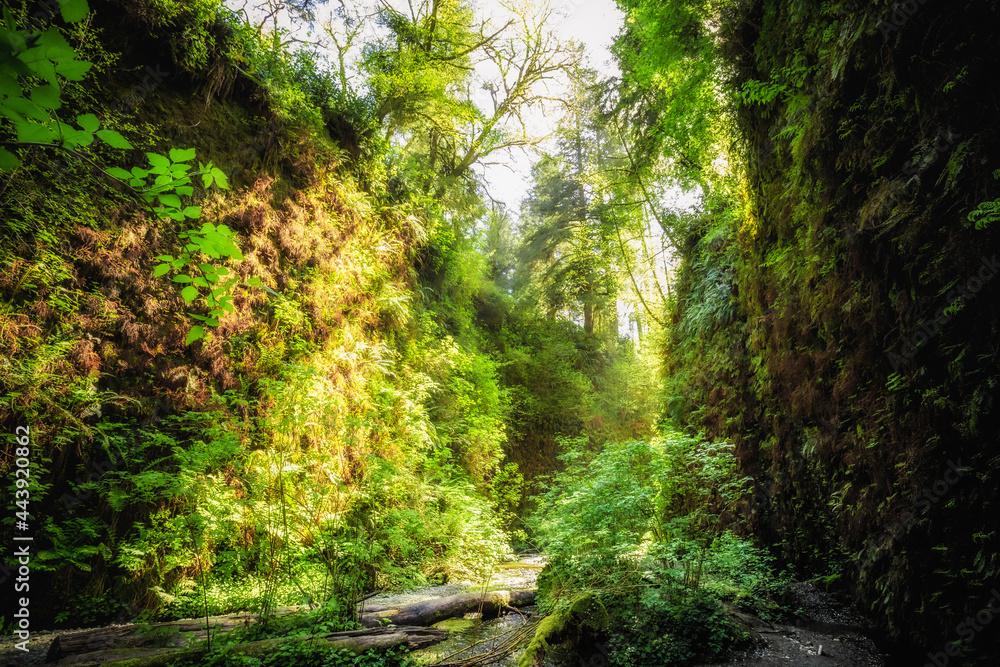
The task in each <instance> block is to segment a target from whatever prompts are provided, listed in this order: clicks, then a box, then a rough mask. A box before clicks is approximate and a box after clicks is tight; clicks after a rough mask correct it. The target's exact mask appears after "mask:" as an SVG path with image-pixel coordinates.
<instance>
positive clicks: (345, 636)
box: [53, 626, 448, 667]
mask: <svg viewBox="0 0 1000 667" xmlns="http://www.w3.org/2000/svg"><path fill="white" fill-rule="evenodd" d="M447 638H448V631H447V630H437V629H434V628H424V627H412V626H411V627H405V626H404V627H400V626H393V627H388V628H369V629H365V630H349V631H347V632H334V633H330V634H325V635H315V636H312V637H279V638H276V639H264V640H261V641H256V642H248V643H246V644H236V645H234V646H231V647H229V648H228V649H227V651H228V652H230V653H233V654H243V655H247V656H255V655H266V654H268V653H273V652H274V651H276V650H277V649H278V648H279V647H281V646H283V645H286V644H289V643H306V642H308V643H309V644H310V645H311V646H313V647H315V648H316V649H319V650H332V649H341V650H347V651H351V652H352V653H364V652H365V651H372V650H376V651H385V650H388V649H391V648H395V647H397V646H404V647H406V648H407V649H409V650H411V651H413V650H416V649H419V648H426V647H428V646H432V645H434V644H436V643H438V642H440V641H444V640H445V639H447ZM207 653H208V647H207V646H202V647H198V648H191V649H184V650H176V649H162V648H161V649H151V648H117V649H110V650H101V651H96V652H92V653H86V654H82V655H73V656H67V657H65V658H63V659H61V660H59V661H58V662H56V663H55V665H54V666H53V667H96V666H97V665H114V666H115V667H167V666H169V665H172V664H175V663H176V662H178V661H179V660H185V659H192V658H193V659H197V658H200V657H202V656H204V655H205V654H207Z"/></svg>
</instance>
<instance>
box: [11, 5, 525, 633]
mask: <svg viewBox="0 0 1000 667" xmlns="http://www.w3.org/2000/svg"><path fill="white" fill-rule="evenodd" d="M217 4H218V3H214V2H205V3H191V4H187V3H185V4H174V3H143V2H122V3H117V2H112V3H102V2H93V3H91V14H90V15H89V18H88V19H87V20H86V22H84V23H81V24H76V25H69V24H63V23H62V22H60V21H59V19H58V16H57V15H56V16H48V17H47V20H51V21H52V22H53V24H54V25H56V26H57V27H59V29H60V30H63V31H64V34H66V35H68V36H69V37H70V38H72V39H73V44H74V48H76V50H77V53H78V54H79V57H80V58H81V59H83V60H87V61H89V62H91V63H93V65H94V67H93V68H92V70H91V71H90V72H89V73H88V75H87V78H85V79H83V80H82V81H79V82H74V83H72V84H67V85H66V86H65V87H64V90H63V91H62V95H63V100H62V102H63V106H62V107H61V108H60V109H59V112H58V113H59V114H60V117H64V118H69V119H73V118H75V117H77V116H78V115H81V114H85V113H89V114H94V115H95V116H96V117H97V118H99V119H100V121H101V122H102V123H103V124H104V125H103V126H104V127H106V128H112V129H114V130H116V131H118V132H120V133H121V134H122V135H124V136H126V137H128V139H129V141H131V143H132V146H133V149H131V150H113V149H112V147H110V146H106V145H103V144H101V143H99V142H98V143H95V144H94V145H93V146H92V147H91V149H90V152H89V153H87V154H86V155H85V156H84V157H85V158H86V159H83V158H81V156H80V155H78V154H74V153H71V152H70V153H67V152H63V151H58V150H50V151H43V150H40V149H35V150H34V151H33V152H32V151H31V150H24V151H23V152H22V153H21V161H22V166H21V167H19V168H18V169H17V170H15V171H12V172H10V173H7V174H4V180H3V185H2V196H3V202H2V206H3V225H2V230H0V256H2V262H3V264H4V270H3V271H2V276H0V298H2V304H3V305H2V310H0V354H2V355H3V357H2V362H0V382H2V385H3V386H2V395H3V400H2V405H0V422H2V423H3V425H4V426H3V428H4V431H5V432H7V433H11V434H13V433H14V432H15V428H16V427H25V428H28V429H30V442H31V449H30V456H28V457H27V458H28V459H30V466H31V474H32V477H33V479H34V480H35V481H34V482H33V486H32V490H31V491H32V495H31V500H30V514H31V517H32V519H31V523H30V531H29V532H30V534H32V535H33V536H34V538H35V541H34V542H33V548H34V551H33V552H32V553H33V560H32V568H33V569H32V573H33V574H32V576H33V578H32V582H31V591H32V595H31V599H32V604H33V606H32V611H31V613H32V619H33V621H32V622H33V626H32V627H33V628H34V629H41V628H42V627H43V626H44V625H47V624H50V623H53V622H67V621H68V622H70V623H74V624H82V623H92V622H98V621H101V620H107V619H114V618H117V619H118V620H127V619H129V618H132V617H133V616H134V615H135V614H137V613H139V611H141V610H146V611H154V610H159V611H160V612H166V613H173V614H191V613H192V612H193V611H194V608H193V607H190V606H189V605H190V603H191V602H192V601H193V600H194V597H192V591H193V590H194V589H195V588H198V589H199V590H200V591H201V593H202V595H204V596H207V598H206V599H208V600H209V601H210V603H211V605H212V607H213V609H214V610H216V611H218V610H221V609H225V608H233V607H234V606H245V605H247V604H260V603H262V602H263V603H264V604H268V602H265V600H270V601H271V603H274V602H278V603H281V602H280V600H281V599H285V600H286V602H287V601H294V600H295V599H297V597H296V596H298V595H300V593H301V590H302V587H305V589H307V590H308V591H309V595H311V596H313V598H314V599H324V598H331V596H332V597H333V599H337V598H345V599H346V598H350V597H353V596H356V595H357V592H358V591H360V590H361V589H363V588H370V587H373V586H383V585H387V584H388V583H390V582H393V583H397V584H398V583H405V582H406V581H413V580H416V581H420V580H422V579H421V578H422V577H423V576H424V575H425V574H430V573H432V572H433V571H437V572H438V573H441V572H449V571H451V572H459V571H463V570H464V569H465V568H466V566H469V567H475V566H477V565H478V564H483V563H488V562H492V560H495V559H496V558H499V557H501V556H502V555H503V554H505V553H506V552H507V550H508V549H509V545H508V543H507V538H506V536H505V535H504V533H503V532H502V531H501V529H500V524H499V520H498V519H497V517H496V515H495V513H494V510H495V509H496V507H495V506H493V507H491V503H490V502H489V501H488V499H487V497H486V493H487V491H488V486H489V481H490V479H491V478H492V477H493V476H494V474H495V473H496V465H497V463H498V462H499V460H500V457H501V456H502V452H501V449H500V446H501V443H502V442H503V440H504V425H503V417H504V415H503V409H504V407H503V402H502V400H501V399H502V396H501V389H500V387H499V384H498V376H497V373H496V368H495V366H494V364H493V362H492V361H490V360H489V358H488V357H487V356H486V355H484V354H481V353H479V352H478V350H477V348H476V347H475V346H474V345H468V344H464V343H462V342H460V341H457V340H456V338H457V337H458V336H460V332H458V331H456V330H455V329H454V328H449V327H448V326H447V325H446V324H442V319H443V318H441V317H438V315H437V313H436V311H435V308H436V307H438V306H439V305H440V301H438V302H435V301H434V300H428V299H426V298H425V299H424V300H421V299H420V298H419V296H418V294H419V293H418V292H417V285H418V280H419V277H418V268H419V266H420V257H422V256H426V254H427V248H428V247H435V248H440V247H441V246H442V243H441V242H439V241H436V240H435V239H434V237H433V234H434V233H433V231H432V228H433V227H434V225H435V221H434V220H433V219H429V218H428V217H426V216H423V215H421V213H420V211H417V210H414V208H413V207H411V206H409V205H408V204H406V203H400V202H399V201H398V200H397V199H395V198H394V197H393V195H391V194H389V193H388V192H387V191H386V188H385V186H384V168H383V170H382V175H381V176H380V173H379V169H380V163H379V161H378V160H369V162H367V163H366V162H365V157H366V156H365V155H364V154H363V152H364V151H363V150H362V149H361V148H359V146H358V145H357V144H356V143H352V137H353V140H354V141H357V140H358V137H359V133H361V132H363V128H359V127H357V126H354V125H351V124H350V123H348V120H349V119H345V117H344V116H342V115H327V116H324V111H323V108H322V105H319V104H317V102H316V100H315V99H313V98H311V97H310V95H309V93H308V88H307V85H306V84H308V83H310V82H309V81H308V80H305V81H303V80H301V79H302V77H304V76H305V75H303V74H302V71H301V70H295V69H294V68H291V67H289V68H288V69H287V71H285V72H284V76H285V78H284V80H282V79H281V78H280V77H278V76H277V75H276V74H275V71H273V70H272V71H270V72H268V74H269V76H271V79H270V80H265V79H264V78H263V75H258V76H252V75H250V74H248V73H247V72H246V71H245V70H246V69H249V65H247V64H246V58H249V57H251V56H253V55H254V51H253V50H254V49H257V50H258V51H257V52H256V55H257V57H259V56H260V51H259V50H260V49H261V48H263V47H262V46H261V45H260V44H259V43H257V44H254V43H253V42H252V40H250V39H249V37H248V35H247V34H242V35H241V34H238V31H236V30H235V29H234V27H233V25H234V24H231V23H227V22H226V21H225V20H224V15H223V14H220V13H218V10H217V8H216V5H217ZM25 7H26V8H27V9H25V10H23V11H28V12H30V11H31V9H32V7H33V6H28V5H25ZM44 18H46V17H43V19H44ZM265 46H266V45H265ZM265 55H266V54H265ZM271 56H272V57H273V58H275V59H276V60H278V61H281V59H282V58H286V54H282V53H274V54H271ZM296 72H298V74H297V76H299V77H300V80H298V81H296V80H295V78H294V76H292V75H296ZM278 74H282V72H280V71H279V72H278ZM304 91H305V92H304ZM296 96H297V97H296ZM334 121H336V122H334ZM345 123H346V125H345ZM345 128H346V129H345ZM7 129H8V128H6V127H5V128H4V132H5V133H6V132H7ZM348 135H350V136H348ZM7 138H8V137H7V136H5V137H4V139H7ZM175 149H183V151H185V152H186V151H189V150H190V149H194V151H195V153H196V155H197V159H196V160H194V161H192V162H190V166H189V167H188V168H189V169H193V168H194V167H195V166H196V165H197V163H198V162H205V163H207V162H209V161H212V163H213V164H214V167H215V168H216V169H218V170H221V173H223V174H226V175H228V180H229V185H230V188H229V189H228V190H223V189H219V188H217V187H209V186H208V185H206V184H204V183H203V182H202V180H201V178H200V177H199V178H198V179H197V180H196V182H195V184H194V186H193V187H194V188H195V189H194V190H193V191H191V192H184V191H182V190H178V197H180V198H182V199H184V202H183V205H184V206H188V205H199V206H200V207H201V208H200V218H198V219H196V220H194V221H192V220H185V219H182V220H180V221H175V220H170V219H167V218H165V217H163V216H161V215H156V214H154V212H153V211H152V210H150V208H149V207H145V206H143V205H142V202H141V200H137V198H136V197H135V196H133V195H132V194H130V193H129V191H128V188H126V187H123V185H122V184H121V183H120V182H116V181H114V180H112V179H109V178H107V177H106V176H105V175H104V174H102V172H101V170H100V169H98V168H96V165H101V166H107V167H116V168H125V169H126V170H131V169H132V168H133V167H135V168H140V167H142V166H146V168H147V169H149V168H150V167H149V164H148V162H149V158H148V157H147V156H146V154H145V152H146V151H151V152H155V153H158V154H161V155H167V154H168V153H169V155H171V156H174V157H171V158H170V160H174V158H175V157H177V158H178V159H179V157H180V156H181V155H182V154H186V153H183V152H171V151H173V150H175ZM163 159H166V158H163ZM188 159H190V158H188ZM380 178H382V180H381V181H380ZM216 180H217V181H218V179H216ZM203 185H204V187H203ZM191 213H192V214H194V213H196V212H195V211H194V210H192V211H191ZM182 217H183V216H182ZM205 223H210V224H212V225H225V226H226V227H227V228H228V229H229V230H231V231H232V232H233V234H234V238H235V239H236V241H237V243H238V244H239V246H240V247H241V248H242V257H240V256H236V255H231V256H230V257H229V258H228V260H227V261H223V262H222V263H223V264H224V265H225V266H226V267H227V270H228V271H229V273H228V274H227V275H237V276H239V277H240V278H243V279H246V278H252V277H257V278H258V279H259V281H260V283H261V284H262V285H263V286H264V287H265V288H266V289H264V288H259V287H250V286H247V287H240V288H238V289H236V290H235V291H234V293H233V301H232V303H231V309H230V312H228V313H226V314H225V315H224V316H222V317H221V318H220V322H219V324H218V326H217V327H212V326H206V327H205V329H206V331H207V334H206V336H205V337H203V338H202V339H200V340H197V341H195V342H193V343H190V344H189V342H188V340H187V339H188V332H189V331H190V329H191V327H192V326H196V325H199V324H200V322H199V320H198V317H199V316H201V318H202V322H203V320H204V318H205V313H206V311H205V309H204V304H203V303H202V302H201V301H194V302H190V303H189V300H188V299H186V298H185V297H183V293H182V292H181V288H182V287H184V285H185V284H186V283H190V282H191V281H192V278H191V277H190V276H188V277H187V278H186V281H185V282H184V283H182V282H179V281H176V282H175V281H171V277H172V276H174V275H180V274H179V273H177V272H168V273H167V274H166V275H161V274H160V272H159V270H158V269H157V268H156V267H157V266H158V265H160V264H162V260H160V259H157V257H158V256H162V255H173V256H179V255H180V254H181V253H182V252H183V251H184V249H185V244H186V243H188V244H189V243H190V242H191V237H184V236H183V234H184V233H186V232H188V231H190V229H191V228H193V229H195V230H196V229H198V228H200V227H201V225H202V224H205ZM188 250H189V251H190V248H188ZM200 261H203V262H212V261H213V260H211V259H209V258H206V259H203V260H200ZM215 261H216V263H219V260H218V257H216V258H215ZM154 272H155V273H154ZM195 275H196V276H198V275H199V274H197V273H195ZM195 280H196V279H195ZM450 305H451V306H452V307H455V308H467V307H468V306H467V304H458V305H456V304H455V303H452V304H450ZM432 412H433V413H434V414H433V416H432V415H431V413H432ZM19 456H20V455H19ZM12 461H13V457H11V458H10V460H7V459H6V458H5V459H4V463H3V468H4V475H5V478H9V479H10V480H13V463H12ZM514 472H516V471H514ZM8 473H10V474H9V475H8ZM512 474H513V473H511V472H510V471H508V475H507V477H508V478H510V480H513V477H512ZM446 481H447V484H446ZM516 500H517V498H515V502H516ZM460 513H465V514H460ZM279 516H280V517H281V519H280V520H278V518H277V517H279ZM463 516H464V517H465V518H463ZM438 519H440V520H441V521H442V522H441V523H436V522H437V521H438ZM470 520H471V521H470ZM434 525H437V526H438V528H440V529H441V530H440V531H438V530H437V529H436V528H434V527H433V526H434ZM473 525H475V526H477V528H473V529H472V530H469V528H471V527H472V526H473ZM21 530H28V529H27V528H23V529H21ZM5 533H7V527H5ZM459 533H461V534H459ZM8 537H9V533H8ZM362 544H363V545H364V548H363V549H362V547H361V546H360V545H362ZM463 544H464V545H465V546H464V547H463V546H462V545H463ZM460 554H462V555H460ZM283 572H287V573H288V577H287V578H286V577H285V576H284V575H282V574H277V573H283ZM9 574H10V570H9V569H6V570H5V571H4V572H0V577H3V578H4V580H8V575H9ZM276 574H277V579H275V578H274V577H275V575H276ZM324 577H325V578H324ZM254 582H256V583H254ZM296 590H298V591H300V592H295V591H296ZM261 595H263V596H264V597H260V596H261ZM288 596H291V597H288ZM253 600H256V601H253ZM345 609H346V607H345Z"/></svg>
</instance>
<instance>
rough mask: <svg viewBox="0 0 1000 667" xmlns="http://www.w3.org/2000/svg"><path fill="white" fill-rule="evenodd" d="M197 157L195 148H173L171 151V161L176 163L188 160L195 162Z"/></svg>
mask: <svg viewBox="0 0 1000 667" xmlns="http://www.w3.org/2000/svg"><path fill="white" fill-rule="evenodd" d="M194 156H195V149H193V148H171V149H170V159H171V160H173V161H174V162H187V161H188V160H193V159H194Z"/></svg>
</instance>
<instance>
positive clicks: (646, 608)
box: [609, 588, 741, 667]
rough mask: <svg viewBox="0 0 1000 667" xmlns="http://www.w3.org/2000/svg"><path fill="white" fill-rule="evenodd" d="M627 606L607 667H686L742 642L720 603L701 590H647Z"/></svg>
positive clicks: (615, 635)
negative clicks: (677, 591)
mask: <svg viewBox="0 0 1000 667" xmlns="http://www.w3.org/2000/svg"><path fill="white" fill-rule="evenodd" d="M630 607H631V608H629V609H626V610H623V612H622V615H623V616H624V619H622V620H624V621H625V622H624V624H623V625H622V626H620V627H621V629H620V630H619V631H618V632H616V633H615V634H614V636H613V637H612V639H611V641H610V642H609V644H610V646H609V647H610V649H611V651H610V662H611V664H612V665H616V666H617V665H620V666H621V667H658V666H659V665H690V664H694V663H695V662H696V661H700V660H711V659H713V658H717V657H719V656H722V655H723V654H725V652H726V651H727V650H729V649H730V648H731V647H732V646H733V644H734V643H736V642H737V641H738V640H740V639H741V637H740V634H739V631H738V630H737V629H736V627H735V626H734V625H733V622H732V621H731V620H730V619H729V617H728V616H727V615H726V614H725V612H724V611H723V609H722V606H721V605H720V604H719V601H718V600H717V599H716V598H715V597H713V596H711V595H710V594H708V593H706V592H704V591H692V592H690V593H682V594H677V593H675V592H672V591H669V590H667V589H663V588H654V589H649V590H646V591H644V592H643V594H642V595H641V596H640V597H639V600H638V604H634V603H632V604H631V605H630Z"/></svg>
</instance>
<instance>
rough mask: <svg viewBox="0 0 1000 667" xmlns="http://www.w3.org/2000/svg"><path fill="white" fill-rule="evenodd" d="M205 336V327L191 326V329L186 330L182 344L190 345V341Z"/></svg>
mask: <svg viewBox="0 0 1000 667" xmlns="http://www.w3.org/2000/svg"><path fill="white" fill-rule="evenodd" d="M204 337H205V329H204V328H203V327H199V326H193V327H191V331H189V332H188V335H187V339H185V341H184V344H185V345H190V344H191V343H193V342H195V341H196V340H199V339H201V338H204Z"/></svg>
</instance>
